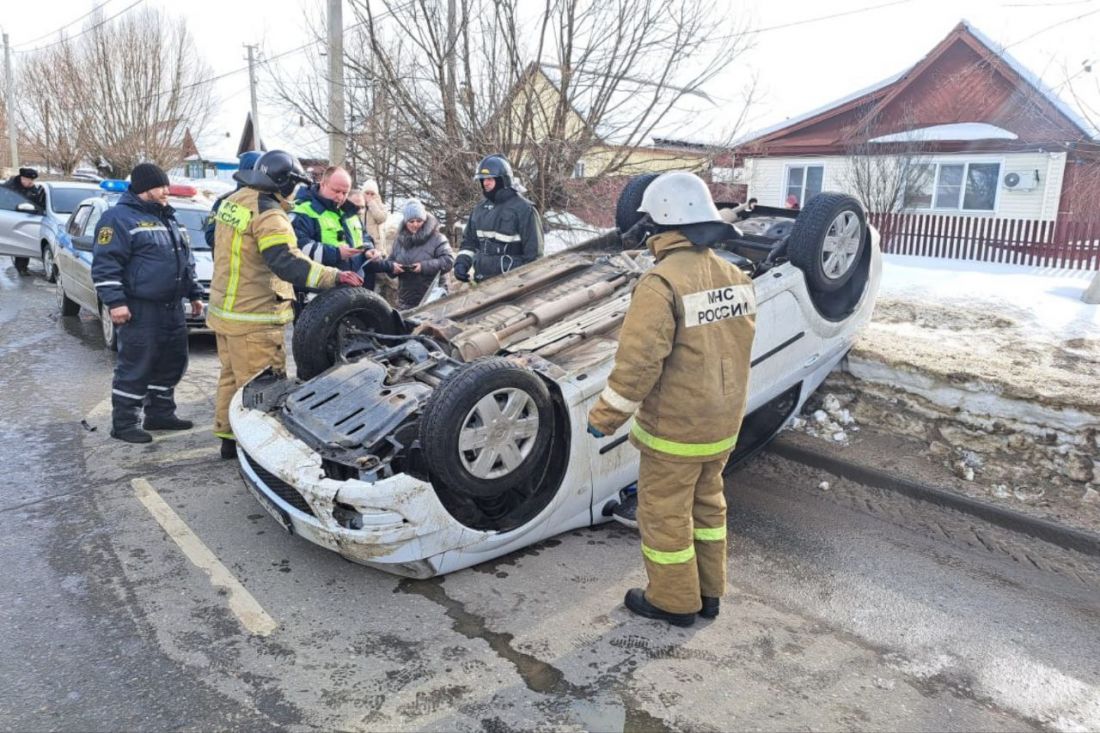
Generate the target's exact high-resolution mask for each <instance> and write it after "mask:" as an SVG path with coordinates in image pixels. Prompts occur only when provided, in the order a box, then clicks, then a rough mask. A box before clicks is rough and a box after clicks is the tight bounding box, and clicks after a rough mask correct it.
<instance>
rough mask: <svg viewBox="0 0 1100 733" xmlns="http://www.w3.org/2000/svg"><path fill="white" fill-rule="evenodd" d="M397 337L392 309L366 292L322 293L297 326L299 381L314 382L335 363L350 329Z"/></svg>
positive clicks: (340, 290) (294, 343)
mask: <svg viewBox="0 0 1100 733" xmlns="http://www.w3.org/2000/svg"><path fill="white" fill-rule="evenodd" d="M349 327H350V328H356V329H359V330H362V331H375V332H377V333H381V334H385V335H390V336H392V335H394V334H396V333H397V321H396V319H395V317H394V311H393V308H391V307H390V306H389V304H388V303H386V301H384V300H382V298H381V297H379V296H378V295H375V294H374V293H372V292H371V291H369V290H366V289H365V288H344V287H339V288H333V289H332V290H326V291H324V292H323V293H320V294H319V295H318V296H317V297H316V298H314V299H313V300H311V301H310V302H309V303H308V304H307V305H306V307H305V308H304V309H303V310H302V315H301V316H300V317H299V318H298V322H297V323H296V324H294V338H293V340H292V341H291V348H292V350H293V352H294V363H295V364H297V365H298V378H299V379H303V380H304V379H312V378H313V377H315V376H317V375H318V374H320V373H321V372H323V371H325V370H326V369H328V368H329V367H331V366H332V365H333V364H335V363H336V352H337V349H338V348H339V345H340V338H341V333H342V332H344V331H345V330H346V329H347V328H349Z"/></svg>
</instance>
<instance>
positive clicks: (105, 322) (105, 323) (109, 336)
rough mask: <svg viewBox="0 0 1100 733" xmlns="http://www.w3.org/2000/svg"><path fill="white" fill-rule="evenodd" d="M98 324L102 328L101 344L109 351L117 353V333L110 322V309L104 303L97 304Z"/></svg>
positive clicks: (112, 322)
mask: <svg viewBox="0 0 1100 733" xmlns="http://www.w3.org/2000/svg"><path fill="white" fill-rule="evenodd" d="M99 324H100V326H101V327H102V328H103V343H104V344H105V345H106V346H107V348H108V349H109V350H111V351H118V331H117V330H116V329H115V322H114V321H112V320H111V309H110V308H108V307H107V304H106V303H100V304H99Z"/></svg>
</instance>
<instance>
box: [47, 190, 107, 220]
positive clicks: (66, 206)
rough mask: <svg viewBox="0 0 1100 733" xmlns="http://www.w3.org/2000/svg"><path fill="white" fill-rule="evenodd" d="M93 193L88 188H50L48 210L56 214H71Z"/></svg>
mask: <svg viewBox="0 0 1100 733" xmlns="http://www.w3.org/2000/svg"><path fill="white" fill-rule="evenodd" d="M95 193H96V192H95V190H93V189H90V188H75V187H73V188H70V187H62V186H50V208H52V209H53V210H54V211H55V212H57V213H58V214H71V213H73V212H74V211H76V207H77V206H79V205H80V202H81V201H83V200H84V199H86V198H88V197H89V196H94V195H95Z"/></svg>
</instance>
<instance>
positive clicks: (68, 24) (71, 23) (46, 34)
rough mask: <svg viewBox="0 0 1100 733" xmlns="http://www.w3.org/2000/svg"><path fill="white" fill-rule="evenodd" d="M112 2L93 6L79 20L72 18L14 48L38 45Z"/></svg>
mask: <svg viewBox="0 0 1100 733" xmlns="http://www.w3.org/2000/svg"><path fill="white" fill-rule="evenodd" d="M112 2H114V0H103V2H101V3H100V4H99V5H95V6H93V7H92V9H91V10H89V11H88V12H87V13H84V15H82V16H80V17H79V18H73V19H72V20H70V21H69V22H68V23H66V24H65V25H63V26H60V27H58V28H54V29H53V30H52V31H50V32H49V33H43V34H42V35H40V36H38V37H37V38H32V39H31V40H29V41H24V42H23V43H20V44H18V45H17V46H15V48H19V47H21V46H30V45H31V44H33V43H38V42H39V41H41V40H42V39H43V38H49V37H50V36H52V35H54V34H55V33H60V32H61V31H63V30H65V29H66V28H68V27H69V26H71V25H73V24H74V23H79V22H80V21H82V20H84V19H85V18H87V17H88V16H89V15H92V14H93V13H96V12H98V11H100V10H103V8H105V7H107V6H108V5H109V4H110V3H112Z"/></svg>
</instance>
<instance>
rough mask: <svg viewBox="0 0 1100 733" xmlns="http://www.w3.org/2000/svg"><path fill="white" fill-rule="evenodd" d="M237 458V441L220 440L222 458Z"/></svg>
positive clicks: (229, 439) (230, 439)
mask: <svg viewBox="0 0 1100 733" xmlns="http://www.w3.org/2000/svg"><path fill="white" fill-rule="evenodd" d="M236 457H237V441H235V440H233V439H232V438H222V458H224V459H225V460H227V461H228V460H229V459H231V458H236Z"/></svg>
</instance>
